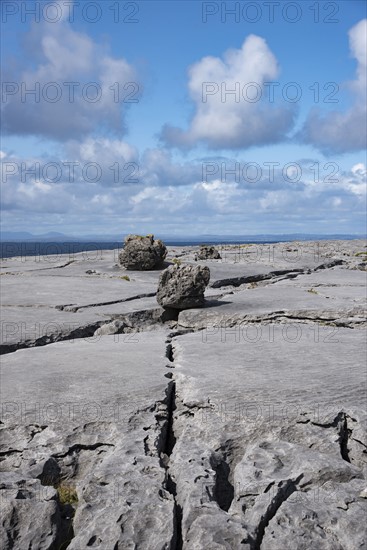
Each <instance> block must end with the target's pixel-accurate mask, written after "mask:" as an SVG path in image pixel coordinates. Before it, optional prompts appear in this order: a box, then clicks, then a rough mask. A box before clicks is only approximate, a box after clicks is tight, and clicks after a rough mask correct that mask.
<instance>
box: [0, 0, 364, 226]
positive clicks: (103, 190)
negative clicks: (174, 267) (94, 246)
mask: <svg viewBox="0 0 367 550" xmlns="http://www.w3.org/2000/svg"><path fill="white" fill-rule="evenodd" d="M1 7H2V64H1V65H2V78H3V89H2V92H3V93H2V103H1V108H2V118H3V131H2V143H1V151H2V153H1V156H2V165H3V166H2V170H3V173H2V203H3V215H2V228H3V230H7V231H30V232H33V233H42V232H46V231H60V232H63V233H66V234H70V235H72V234H74V235H88V233H89V234H96V233H100V234H101V235H103V233H105V234H111V233H116V234H120V233H126V232H141V233H144V232H147V233H151V232H154V233H156V234H164V235H175V236H178V235H181V236H186V235H197V234H203V233H206V234H223V235H225V234H249V235H250V234H254V233H294V232H304V233H324V234H327V233H364V232H365V209H366V153H365V146H366V144H365V142H366V4H365V2H363V1H361V0H347V1H335V2H322V1H320V2H315V1H313V2H308V1H303V0H302V1H296V2H286V1H282V0H278V1H276V2H266V1H264V2H261V1H256V2H254V1H253V2H199V1H196V0H195V1H185V2H180V1H175V2H171V1H154V0H153V1H146V2H144V1H143V2H123V1H121V2H113V1H109V0H105V1H104V2H99V3H98V2H88V1H83V0H81V1H79V2H77V3H75V5H74V6H72V2H71V1H66V0H58V2H56V1H54V2H30V1H27V2H23V1H17V2H14V1H4V2H2V5H1ZM37 9H39V12H36V14H34V13H33V14H32V13H31V12H32V10H33V11H34V10H37ZM71 9H73V17H71V13H72V12H71ZM117 10H118V11H117ZM233 10H235V11H236V10H237V11H236V13H235V14H234V13H232V14H231V13H230V12H231V11H233ZM271 11H272V12H273V19H272V20H271V17H270V12H271ZM94 18H95V19H96V21H95V22H93V19H94ZM67 82H69V83H70V82H72V83H74V84H73V86H74V94H75V95H74V101H73V102H71V101H70V95H69V94H70V84H69V87H68V86H67V85H65V83H67ZM91 83H95V84H91ZM4 86H5V87H4ZM37 86H38V87H39V88H35V87H37ZM55 86H57V88H56V87H55ZM124 86H125V89H124ZM31 88H33V89H36V90H37V93H39V97H36V96H35V95H33V96H32V95H31V94H26V93H25V91H26V90H29V89H31ZM117 89H118V90H119V92H120V95H119V97H118V98H117V97H116V93H117ZM231 89H233V90H236V93H235V94H234V93H233V94H230V93H227V94H226V91H227V92H228V91H229V90H231ZM83 90H86V92H85V94H86V95H83V93H82V91H83ZM269 90H273V93H274V97H273V98H271V97H270V95H269ZM54 93H59V98H58V100H57V101H56V100H55V101H53V98H54V97H55V96H54V95H53V94H54ZM94 93H96V94H98V93H99V94H100V95H99V96H98V97H96V101H92V99H93V97H94V96H93V94H94ZM256 93H257V94H259V95H258V100H257V101H256V100H255V99H254V98H255V96H254V95H253V94H256ZM88 94H90V95H88ZM128 94H130V96H129V95H128ZM287 94H288V95H287ZM296 94H298V95H299V99H297V100H295V101H293V98H295V95H296ZM260 96H261V97H260ZM129 97H130V99H134V100H135V102H132V103H127V101H126V100H127V99H128V98H129ZM35 99H36V101H35ZM71 165H72V166H73V172H72V174H71V172H70V166H71ZM32 169H33V172H32ZM129 174H130V176H129Z"/></svg>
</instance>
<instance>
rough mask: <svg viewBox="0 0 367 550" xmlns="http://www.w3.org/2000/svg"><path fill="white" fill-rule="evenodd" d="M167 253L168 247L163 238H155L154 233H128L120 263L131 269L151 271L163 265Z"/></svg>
mask: <svg viewBox="0 0 367 550" xmlns="http://www.w3.org/2000/svg"><path fill="white" fill-rule="evenodd" d="M166 255H167V248H166V247H165V245H164V244H163V242H162V241H161V240H159V239H157V240H154V235H147V236H146V237H142V236H140V235H128V236H127V237H126V238H125V246H124V249H123V251H122V252H121V253H120V255H119V263H120V265H121V266H123V267H125V268H126V269H129V270H136V271H149V270H152V269H157V268H159V267H162V265H163V262H164V259H165V257H166Z"/></svg>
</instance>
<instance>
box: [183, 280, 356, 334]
mask: <svg viewBox="0 0 367 550" xmlns="http://www.w3.org/2000/svg"><path fill="white" fill-rule="evenodd" d="M297 282H298V279H297ZM343 288H344V287H343ZM361 290H362V289H361V287H359V286H358V290H357V292H358V295H357V294H356V293H353V294H352V297H351V291H350V290H349V288H348V289H345V288H344V292H339V293H337V292H335V291H334V288H330V289H328V293H327V294H325V293H322V292H318V291H316V290H312V284H311V285H310V284H309V283H308V284H306V285H305V286H303V287H302V286H301V285H299V286H296V285H295V284H294V282H293V281H292V283H290V282H288V281H287V282H283V284H281V283H278V284H276V285H275V284H274V285H268V286H265V287H255V288H252V289H245V290H241V291H238V292H236V293H234V294H227V295H224V296H223V297H222V298H220V299H217V300H210V299H208V300H207V303H206V306H205V307H204V308H202V309H188V310H185V311H182V312H180V314H179V317H178V323H179V325H180V326H181V327H185V328H194V329H203V328H208V327H210V326H217V327H218V326H231V325H234V324H236V323H237V324H238V323H241V322H245V321H247V320H256V319H260V320H261V318H265V317H266V316H270V317H271V316H273V317H274V316H277V317H281V316H288V317H292V318H294V319H296V320H297V318H299V319H302V318H307V317H309V318H315V319H320V320H323V319H324V320H328V319H330V320H332V319H339V320H340V319H341V318H342V317H344V318H345V317H349V316H350V315H351V314H352V313H353V310H354V313H353V315H355V316H356V317H357V318H358V321H361V320H363V319H365V315H364V312H365V305H366V300H365V299H363V295H362V292H361ZM329 295H332V296H333V299H332V300H330V299H329ZM357 296H359V298H358V300H356V298H357Z"/></svg>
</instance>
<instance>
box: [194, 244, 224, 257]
mask: <svg viewBox="0 0 367 550" xmlns="http://www.w3.org/2000/svg"><path fill="white" fill-rule="evenodd" d="M220 259H221V255H220V254H219V250H218V249H217V248H215V246H209V245H202V246H201V247H200V250H199V252H197V253H196V254H195V260H220Z"/></svg>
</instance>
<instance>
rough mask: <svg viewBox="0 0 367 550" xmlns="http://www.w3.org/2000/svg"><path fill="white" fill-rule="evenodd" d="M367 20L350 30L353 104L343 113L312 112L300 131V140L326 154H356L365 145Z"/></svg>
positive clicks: (366, 133)
mask: <svg viewBox="0 0 367 550" xmlns="http://www.w3.org/2000/svg"><path fill="white" fill-rule="evenodd" d="M366 42H367V19H363V20H361V21H359V23H357V24H356V25H355V26H354V27H352V28H351V29H350V31H349V47H350V51H351V55H352V56H353V57H354V58H355V59H356V60H357V70H356V78H355V80H353V81H352V82H350V83H349V88H350V90H351V93H352V94H353V98H354V103H353V105H352V107H351V108H350V109H348V110H346V111H345V112H340V111H332V112H329V113H327V114H326V115H322V113H320V111H318V110H316V109H313V110H312V111H311V112H310V114H309V116H308V118H307V120H306V122H305V124H304V127H303V129H302V130H301V132H300V135H299V137H300V139H301V140H302V141H304V142H305V143H311V144H312V145H314V146H315V147H317V148H318V149H320V150H321V151H323V152H324V153H326V154H329V153H346V152H351V151H359V150H361V149H364V148H365V147H366V145H367V106H366V101H367V89H366V75H367V43H366Z"/></svg>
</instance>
